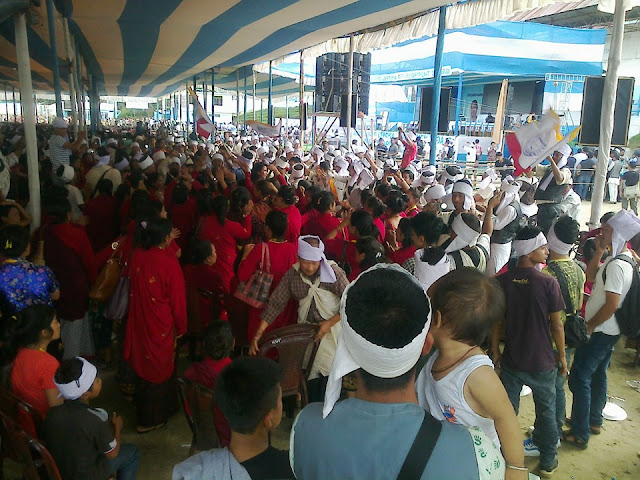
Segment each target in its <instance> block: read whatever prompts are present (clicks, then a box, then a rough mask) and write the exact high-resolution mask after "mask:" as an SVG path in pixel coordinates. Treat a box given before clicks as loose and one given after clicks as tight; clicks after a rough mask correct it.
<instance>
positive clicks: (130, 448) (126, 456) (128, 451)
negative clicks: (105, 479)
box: [109, 443, 140, 480]
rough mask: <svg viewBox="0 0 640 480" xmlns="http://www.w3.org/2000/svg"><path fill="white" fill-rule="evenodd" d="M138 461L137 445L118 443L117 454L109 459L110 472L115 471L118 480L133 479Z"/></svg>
mask: <svg viewBox="0 0 640 480" xmlns="http://www.w3.org/2000/svg"><path fill="white" fill-rule="evenodd" d="M139 463H140V452H139V451H138V447H136V446H135V445H133V444H131V443H123V444H121V445H120V451H119V452H118V456H117V457H116V458H114V459H113V460H109V467H110V471H111V473H112V474H113V473H117V475H118V480H135V479H136V473H138V465H139Z"/></svg>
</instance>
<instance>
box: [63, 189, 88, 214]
mask: <svg viewBox="0 0 640 480" xmlns="http://www.w3.org/2000/svg"><path fill="white" fill-rule="evenodd" d="M65 187H67V191H68V192H69V193H68V195H67V197H68V198H69V203H70V204H71V221H72V222H73V223H78V222H79V221H80V219H81V218H82V210H80V205H84V198H83V197H82V193H81V192H80V190H79V189H78V187H76V186H75V185H70V184H67V185H65Z"/></svg>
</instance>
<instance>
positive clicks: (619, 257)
mask: <svg viewBox="0 0 640 480" xmlns="http://www.w3.org/2000/svg"><path fill="white" fill-rule="evenodd" d="M638 233H640V219H638V217H636V216H635V215H634V214H633V213H631V212H629V211H628V210H621V211H620V212H618V213H617V214H616V215H614V216H613V217H612V218H611V219H610V220H609V221H608V222H607V224H606V225H603V226H602V229H601V232H600V234H599V235H598V236H597V237H596V251H595V253H594V256H593V259H592V260H591V262H589V266H588V268H587V281H594V280H595V283H594V285H593V289H592V290H591V297H590V298H589V301H588V302H587V308H586V315H585V318H586V320H587V327H588V330H589V333H591V338H590V339H589V342H588V343H586V344H585V345H583V346H581V347H579V348H577V349H576V353H575V357H574V361H573V366H572V368H571V375H569V388H570V389H571V392H573V407H572V409H571V431H570V432H568V433H567V434H565V437H564V439H565V441H566V442H568V443H572V444H574V445H575V446H576V447H578V448H581V449H583V450H584V449H586V448H587V445H588V442H589V437H590V435H591V434H592V433H595V434H598V433H600V429H601V427H602V409H603V408H604V405H605V403H606V402H607V368H608V367H609V363H610V362H611V357H612V355H613V349H614V346H615V344H616V342H617V341H618V339H619V338H620V327H619V326H618V322H617V320H616V315H615V313H616V310H617V309H618V308H619V307H620V305H622V302H624V299H625V296H626V295H627V293H628V292H629V288H630V287H631V281H632V278H633V277H632V275H633V268H634V267H633V264H632V262H633V260H632V257H631V253H630V252H629V250H628V249H627V246H626V243H627V241H629V239H631V238H632V237H634V236H635V235H637V234H638ZM607 249H611V256H610V257H609V258H608V259H607V260H606V261H605V263H604V264H603V265H602V266H600V261H601V260H602V256H603V255H604V252H605V251H606V250H607ZM636 294H637V293H636Z"/></svg>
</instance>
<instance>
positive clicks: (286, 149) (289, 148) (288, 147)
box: [284, 145, 293, 153]
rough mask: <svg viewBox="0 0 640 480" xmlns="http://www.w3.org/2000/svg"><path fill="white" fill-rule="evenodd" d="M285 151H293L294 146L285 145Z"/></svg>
mask: <svg viewBox="0 0 640 480" xmlns="http://www.w3.org/2000/svg"><path fill="white" fill-rule="evenodd" d="M284 153H293V147H291V146H289V145H287V146H286V147H284Z"/></svg>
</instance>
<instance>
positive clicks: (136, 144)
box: [129, 142, 140, 148]
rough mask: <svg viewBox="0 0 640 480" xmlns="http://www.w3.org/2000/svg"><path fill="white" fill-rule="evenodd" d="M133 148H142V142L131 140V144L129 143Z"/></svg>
mask: <svg viewBox="0 0 640 480" xmlns="http://www.w3.org/2000/svg"><path fill="white" fill-rule="evenodd" d="M129 146H130V147H131V148H133V147H138V148H140V144H139V143H138V142H131V145H129Z"/></svg>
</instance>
